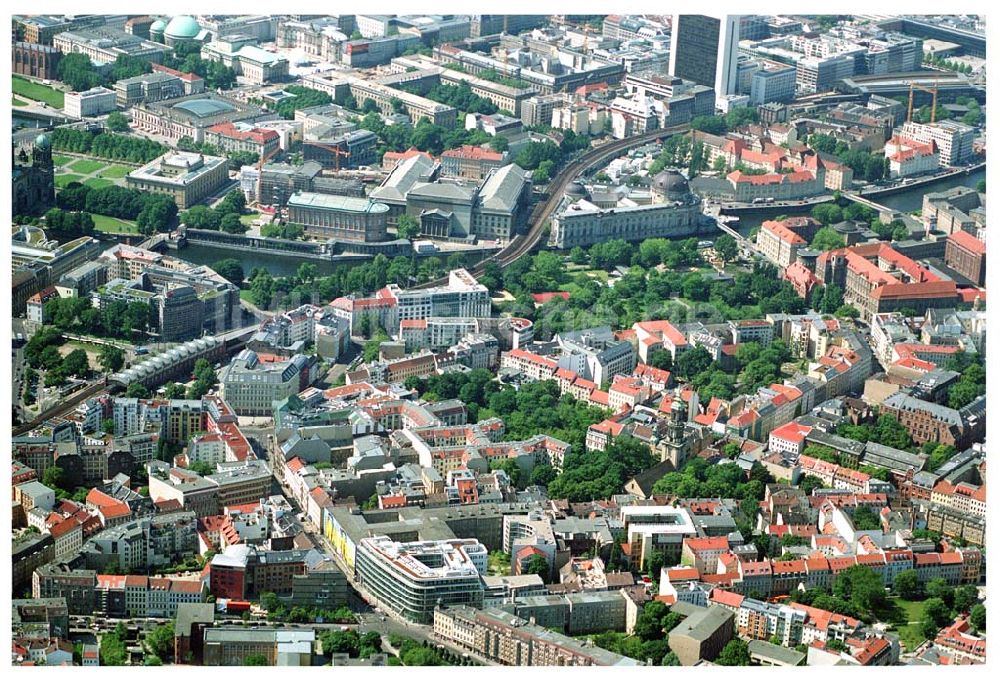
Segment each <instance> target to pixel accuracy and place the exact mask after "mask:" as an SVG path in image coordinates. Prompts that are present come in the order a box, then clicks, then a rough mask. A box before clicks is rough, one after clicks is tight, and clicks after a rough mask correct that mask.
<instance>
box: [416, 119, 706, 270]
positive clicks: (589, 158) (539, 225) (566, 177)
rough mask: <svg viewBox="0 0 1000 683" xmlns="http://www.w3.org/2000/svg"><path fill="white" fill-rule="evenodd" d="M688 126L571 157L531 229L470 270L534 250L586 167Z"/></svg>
mask: <svg viewBox="0 0 1000 683" xmlns="http://www.w3.org/2000/svg"><path fill="white" fill-rule="evenodd" d="M689 129H690V126H688V125H683V126H672V127H670V128H658V129H656V130H654V131H651V132H649V133H643V134H642V135H636V136H634V137H630V138H626V139H624V140H616V141H614V142H609V143H608V144H606V145H601V146H600V147H595V148H594V149H591V150H589V151H588V152H587V153H586V154H584V155H583V156H581V157H580V158H578V159H575V160H574V161H571V162H570V163H569V164H568V165H567V166H566V167H565V168H564V169H563V170H562V171H560V172H559V174H558V175H557V176H556V177H555V178H553V179H552V181H551V182H550V183H549V186H548V197H547V198H546V199H545V200H544V203H542V204H540V205H538V206H536V207H535V209H534V211H532V214H531V218H530V219H529V223H528V225H529V227H528V231H527V232H526V233H521V234H519V235H517V236H516V237H514V239H512V240H511V241H510V244H508V245H507V246H506V247H504V248H503V249H501V250H500V251H498V252H497V253H496V254H494V255H493V256H490V257H488V258H485V259H483V260H482V261H479V262H478V263H476V265H475V266H473V267H472V268H470V269H469V271H470V272H471V273H472V275H474V276H477V275H481V274H482V271H483V268H484V266H485V265H486V264H487V263H488V262H490V261H495V262H496V263H497V264H498V265H499V266H500V267H501V268H502V267H504V266H507V265H510V264H511V263H513V262H514V261H516V260H517V259H519V258H521V257H522V256H524V255H525V254H528V253H531V251H532V250H534V248H535V247H536V246H538V242H539V240H541V238H542V236H543V234H544V233H545V223H546V222H547V221H548V220H549V217H550V216H551V215H552V214H553V213H554V212H555V210H556V208H557V207H558V206H559V203H560V202H561V201H562V196H563V193H564V192H565V190H566V187H567V186H568V185H569V184H570V183H571V182H573V181H574V180H575V179H576V177H577V176H579V175H580V174H581V173H584V172H585V171H587V169H589V168H591V167H592V166H595V165H597V164H599V163H602V162H605V161H608V160H609V159H612V158H614V157H616V156H618V155H620V154H621V153H622V152H624V151H627V150H629V149H631V148H633V147H639V146H641V145H645V144H647V143H650V142H654V141H657V140H661V139H663V138H665V137H669V136H671V135H676V134H678V133H685V132H687V131H688V130H689ZM447 283H448V278H447V277H443V278H438V279H436V280H431V281H429V282H425V283H423V284H420V285H417V286H416V287H414V289H428V288H430V287H440V286H442V285H445V284H447Z"/></svg>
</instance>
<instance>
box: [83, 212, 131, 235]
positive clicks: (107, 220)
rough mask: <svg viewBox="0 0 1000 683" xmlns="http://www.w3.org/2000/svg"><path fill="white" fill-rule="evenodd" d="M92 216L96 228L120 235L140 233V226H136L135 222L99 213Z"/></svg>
mask: <svg viewBox="0 0 1000 683" xmlns="http://www.w3.org/2000/svg"><path fill="white" fill-rule="evenodd" d="M91 217H92V218H93V219H94V229H96V230H100V231H101V232H111V233H117V234H120V235H138V234H139V228H137V227H136V226H135V223H130V222H129V221H123V220H121V219H120V218H113V217H111V216H102V215H101V214H99V213H95V214H91Z"/></svg>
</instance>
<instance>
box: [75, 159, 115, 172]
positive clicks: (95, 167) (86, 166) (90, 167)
mask: <svg viewBox="0 0 1000 683" xmlns="http://www.w3.org/2000/svg"><path fill="white" fill-rule="evenodd" d="M106 165H107V164H106V163H105V162H103V161H94V160H93V159H77V160H76V161H74V162H73V163H72V164H70V165H69V167H70V168H71V169H72V170H74V171H76V172H77V173H83V174H89V173H93V172H94V171H100V170H101V169H102V168H104V167H105V166H106Z"/></svg>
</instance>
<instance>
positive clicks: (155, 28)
mask: <svg viewBox="0 0 1000 683" xmlns="http://www.w3.org/2000/svg"><path fill="white" fill-rule="evenodd" d="M166 27H167V22H166V21H164V20H163V19H157V20H156V21H154V22H153V23H152V24H150V26H149V32H150V33H163V29H165V28H166Z"/></svg>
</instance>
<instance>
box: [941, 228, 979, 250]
mask: <svg viewBox="0 0 1000 683" xmlns="http://www.w3.org/2000/svg"><path fill="white" fill-rule="evenodd" d="M948 241H949V242H954V243H955V244H957V245H958V246H960V247H962V248H963V249H965V250H967V251H971V252H972V253H973V254H978V255H984V254H986V245H985V244H983V243H982V242H981V241H980V240H977V239H976V238H975V237H973V236H972V235H970V234H969V233H967V232H965V231H964V230H956V231H955V232H953V233H951V234H950V235H948Z"/></svg>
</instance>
